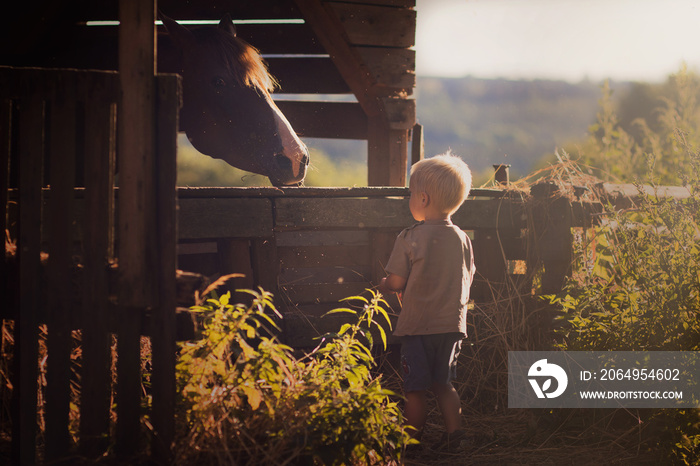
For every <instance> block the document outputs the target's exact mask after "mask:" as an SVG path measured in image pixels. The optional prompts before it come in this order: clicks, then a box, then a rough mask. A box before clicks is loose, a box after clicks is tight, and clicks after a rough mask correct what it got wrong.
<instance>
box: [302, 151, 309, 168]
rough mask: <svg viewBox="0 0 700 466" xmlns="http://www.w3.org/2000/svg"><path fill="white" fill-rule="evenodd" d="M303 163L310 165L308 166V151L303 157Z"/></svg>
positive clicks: (305, 165)
mask: <svg viewBox="0 0 700 466" xmlns="http://www.w3.org/2000/svg"><path fill="white" fill-rule="evenodd" d="M301 164H302V165H303V166H304V167H308V166H309V154H308V153H306V154H304V156H303V157H302V158H301Z"/></svg>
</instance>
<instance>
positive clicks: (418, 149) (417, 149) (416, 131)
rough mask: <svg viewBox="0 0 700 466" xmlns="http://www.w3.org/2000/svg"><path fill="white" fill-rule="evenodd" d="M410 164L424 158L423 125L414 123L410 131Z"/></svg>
mask: <svg viewBox="0 0 700 466" xmlns="http://www.w3.org/2000/svg"><path fill="white" fill-rule="evenodd" d="M412 136H413V137H412V142H411V165H413V164H415V163H418V162H420V161H421V160H423V159H424V158H425V139H424V131H423V125H421V124H418V123H416V125H415V126H414V127H413V131H412Z"/></svg>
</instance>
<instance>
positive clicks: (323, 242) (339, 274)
mask: <svg viewBox="0 0 700 466" xmlns="http://www.w3.org/2000/svg"><path fill="white" fill-rule="evenodd" d="M553 194H554V193H553V188H552V186H550V185H543V186H536V187H534V188H533V192H532V194H530V193H525V194H520V193H516V192H511V193H507V192H505V191H503V190H495V189H494V190H475V191H473V193H472V197H471V198H470V199H469V200H468V201H467V202H465V204H464V205H463V206H462V208H461V209H460V210H459V211H458V212H457V213H456V214H455V215H454V216H453V221H454V222H455V224H456V225H458V226H460V227H461V228H462V229H464V230H466V231H468V232H469V233H470V235H471V236H472V238H473V244H474V248H475V258H476V266H477V277H476V281H475V283H474V285H473V288H472V298H473V299H474V300H475V301H476V302H477V303H478V302H488V301H491V300H493V299H494V292H495V291H494V290H499V289H500V288H502V287H503V286H504V285H505V284H506V282H507V281H509V282H510V283H512V282H513V281H518V282H519V287H521V288H522V289H528V287H530V288H531V286H532V283H531V276H532V273H531V272H532V271H534V270H536V269H538V268H539V269H541V270H542V274H541V275H542V277H541V285H540V289H541V291H543V292H555V291H557V290H558V289H559V288H560V287H561V285H562V283H563V280H564V279H565V277H566V275H567V274H568V272H569V269H570V266H571V258H572V233H571V231H572V228H576V227H583V226H586V225H589V224H590V223H589V220H588V218H589V217H588V216H587V214H586V212H590V211H591V210H592V209H594V208H595V206H594V205H592V204H590V203H586V202H577V201H575V200H574V201H573V202H572V201H571V200H569V199H568V198H566V197H561V196H553ZM178 197H179V206H180V210H179V225H180V226H179V233H178V237H179V245H178V248H179V255H178V264H179V267H181V268H183V269H187V270H192V271H198V272H201V273H204V274H208V275H212V276H217V275H218V274H221V275H223V274H228V273H234V272H238V273H244V274H246V277H247V278H246V279H238V281H237V282H235V283H234V284H233V285H232V288H240V287H243V288H250V287H254V286H261V287H263V288H264V289H266V290H268V291H272V292H273V293H274V294H275V296H276V305H277V307H278V308H279V310H280V311H281V312H282V314H283V315H284V319H283V322H282V325H283V334H282V336H283V339H284V340H285V341H286V342H287V343H288V344H290V345H292V346H302V347H303V346H310V345H313V344H314V340H313V339H314V337H316V336H318V335H321V334H323V333H325V332H327V331H331V330H334V329H336V330H337V328H338V319H337V318H322V317H321V316H322V315H323V314H324V313H325V312H327V311H329V310H331V309H333V308H334V307H337V306H338V305H339V303H338V301H339V300H340V299H342V298H345V297H348V296H352V295H357V294H362V293H363V291H364V290H365V289H367V288H372V287H374V286H375V285H376V284H377V283H379V280H380V279H381V277H383V276H385V272H384V269H383V266H384V265H385V264H386V262H387V259H388V258H389V255H390V253H391V248H392V247H393V244H394V240H395V238H396V235H397V234H398V233H399V232H400V231H401V230H402V229H403V228H405V227H406V226H409V225H411V224H413V223H414V220H413V218H412V217H411V214H410V211H409V208H408V189H407V188H380V187H377V188H371V187H370V188H287V189H284V190H280V189H276V188H180V189H179V190H178ZM528 280H530V281H529V282H528ZM496 292H498V291H496ZM527 292H528V294H529V290H528V291H527ZM396 304H397V303H393V305H394V306H395V305H396Z"/></svg>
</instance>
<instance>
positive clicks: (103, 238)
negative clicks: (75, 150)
mask: <svg viewBox="0 0 700 466" xmlns="http://www.w3.org/2000/svg"><path fill="white" fill-rule="evenodd" d="M86 79H87V81H86V83H85V86H84V89H85V94H84V95H83V96H82V97H83V99H84V102H85V127H84V134H85V219H86V221H85V224H84V231H83V235H84V237H85V242H84V249H85V258H84V261H85V274H84V275H85V281H84V295H83V312H82V355H83V361H82V376H81V384H82V386H81V403H80V411H81V412H80V440H81V449H82V451H83V453H84V454H85V455H87V456H90V457H96V456H99V455H101V454H103V453H104V451H105V450H106V448H107V446H108V445H109V442H108V436H109V419H110V415H109V414H110V413H109V411H110V389H111V387H110V383H111V374H110V367H111V352H110V347H111V338H110V334H109V325H108V319H109V317H110V314H111V313H110V312H109V310H110V307H111V306H110V302H109V277H108V276H107V267H108V265H109V263H110V262H111V261H112V259H113V256H114V235H113V232H114V223H113V222H114V163H115V150H116V140H115V132H116V127H115V126H116V124H115V118H116V114H115V112H116V108H115V106H114V105H113V104H112V103H111V97H112V95H111V90H112V89H110V88H109V84H110V83H109V82H108V80H107V79H105V76H99V75H98V76H95V75H88V76H87V77H86Z"/></svg>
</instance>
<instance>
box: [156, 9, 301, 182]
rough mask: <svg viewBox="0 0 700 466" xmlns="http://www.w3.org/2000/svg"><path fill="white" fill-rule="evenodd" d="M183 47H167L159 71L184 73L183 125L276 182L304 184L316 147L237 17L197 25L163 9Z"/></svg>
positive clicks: (221, 154) (233, 161)
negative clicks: (290, 113) (281, 102)
mask: <svg viewBox="0 0 700 466" xmlns="http://www.w3.org/2000/svg"><path fill="white" fill-rule="evenodd" d="M161 18H162V20H163V24H164V25H165V28H166V29H167V31H168V34H169V35H170V37H171V38H172V41H173V44H174V46H175V49H176V53H175V54H172V53H167V52H166V51H164V49H163V48H159V71H165V72H177V73H179V74H181V75H182V79H183V93H184V95H183V108H182V110H181V112H180V128H181V130H183V131H185V133H187V137H188V138H189V140H190V141H191V142H192V145H193V146H194V147H195V148H196V149H197V150H198V151H200V152H202V153H204V154H206V155H209V156H211V157H216V158H219V159H223V160H225V161H226V162H227V163H229V164H230V165H233V166H234V167H237V168H240V169H242V170H246V171H250V172H254V173H258V174H260V175H264V176H267V177H268V178H269V179H270V181H271V182H272V184H273V185H275V186H284V185H287V186H288V185H299V184H301V182H302V181H303V180H304V176H305V175H306V167H307V166H308V164H309V154H308V150H307V148H306V146H305V145H304V143H303V142H301V140H300V139H299V138H298V137H297V135H296V133H295V132H294V130H293V129H292V127H291V125H290V124H289V122H288V121H287V119H286V118H285V117H284V115H282V112H281V111H280V110H279V108H277V105H275V103H274V102H273V100H272V97H271V96H270V93H271V92H272V90H273V88H274V86H275V80H274V78H272V77H271V76H270V74H269V73H268V70H267V67H266V66H265V63H264V62H263V59H262V58H261V56H260V54H259V53H258V51H257V50H256V49H255V48H254V47H252V46H251V45H249V44H248V43H246V42H245V41H243V40H241V39H240V38H238V37H236V31H235V28H234V24H233V21H231V17H230V16H228V15H226V17H225V18H224V19H222V20H221V22H220V23H219V26H218V27H211V26H210V27H200V28H196V29H192V30H189V29H187V28H185V27H183V26H181V25H179V24H178V23H177V22H175V21H174V20H172V19H170V18H167V17H165V16H163V15H161Z"/></svg>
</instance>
